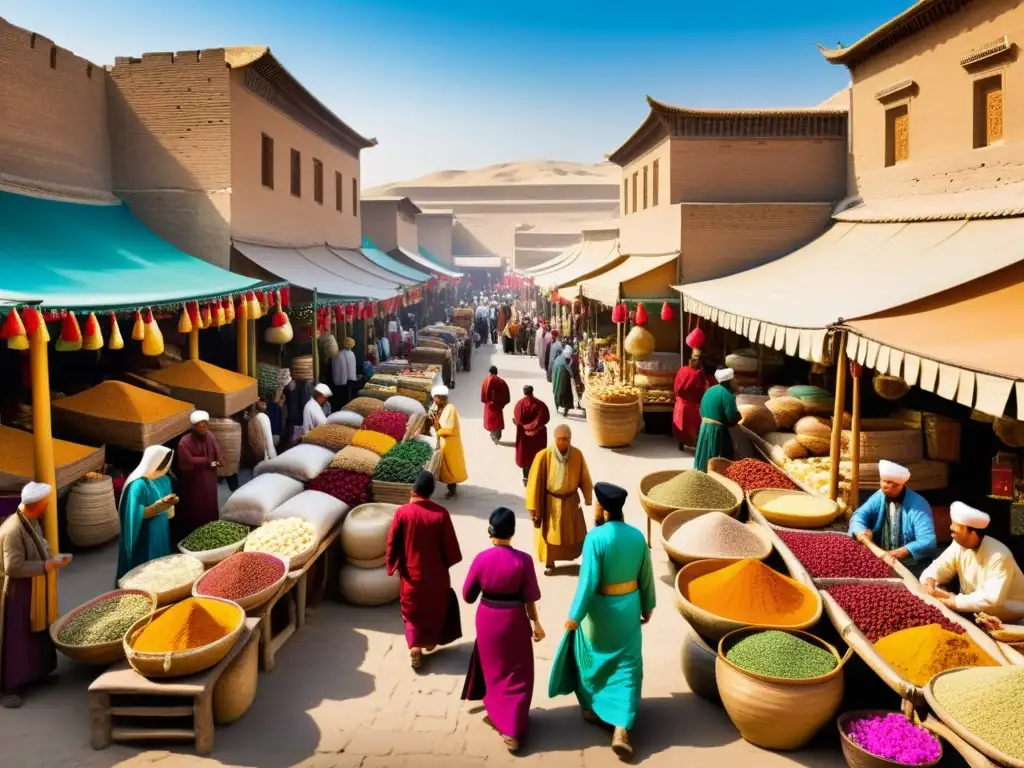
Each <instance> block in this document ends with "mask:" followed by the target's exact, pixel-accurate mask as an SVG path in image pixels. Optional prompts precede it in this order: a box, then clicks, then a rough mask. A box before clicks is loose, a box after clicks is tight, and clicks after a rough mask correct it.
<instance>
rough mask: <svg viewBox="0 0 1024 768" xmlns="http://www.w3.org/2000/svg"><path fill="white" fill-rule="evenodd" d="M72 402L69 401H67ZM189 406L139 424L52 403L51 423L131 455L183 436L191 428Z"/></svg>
mask: <svg viewBox="0 0 1024 768" xmlns="http://www.w3.org/2000/svg"><path fill="white" fill-rule="evenodd" d="M66 399H67V400H71V398H66ZM192 410H193V409H192V405H191V403H181V410H180V411H179V412H178V413H175V414H172V415H171V416H168V417H167V418H165V419H161V420H160V421H153V422H150V423H148V424H140V423H138V422H135V421H120V420H118V419H108V418H104V417H102V416H94V415H92V414H89V413H80V412H78V411H73V410H71V409H68V408H64V407H62V406H61V401H56V402H54V403H53V407H52V413H53V423H54V425H56V426H57V427H58V428H59V429H62V430H64V431H66V432H68V433H72V434H78V435H88V436H89V438H90V439H91V440H92V441H93V442H98V443H104V444H106V445H116V446H118V447H120V448H127V449H128V450H130V451H139V452H142V451H145V450H146V449H147V448H149V447H150V446H152V445H163V444H164V443H166V442H168V441H170V440H172V439H174V438H175V437H178V435H183V434H185V433H186V432H188V431H189V429H190V428H191V423H190V420H189V418H190V416H191V415H192Z"/></svg>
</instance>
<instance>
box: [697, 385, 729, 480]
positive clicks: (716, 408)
mask: <svg viewBox="0 0 1024 768" xmlns="http://www.w3.org/2000/svg"><path fill="white" fill-rule="evenodd" d="M734 375H735V372H734V371H733V369H732V368H722V369H720V370H717V371H715V381H717V382H718V383H717V384H715V385H714V386H713V387H711V388H710V389H708V391H707V392H705V393H704V397H702V398H701V400H700V431H699V432H698V433H697V449H696V451H695V453H694V456H693V467H694V469H699V470H700V471H701V472H707V471H708V462H709V461H711V459H715V458H725V459H730V458H732V437H731V436H730V435H729V427H734V426H736V425H737V424H739V423H740V412H739V409H738V408H737V407H736V395H734V394H733V393H732V386H731V384H730V382H731V381H732V378H733V376H734Z"/></svg>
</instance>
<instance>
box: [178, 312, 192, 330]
mask: <svg viewBox="0 0 1024 768" xmlns="http://www.w3.org/2000/svg"><path fill="white" fill-rule="evenodd" d="M178 333H180V334H183V335H184V334H189V333H192V319H191V318H190V317H189V316H188V310H187V309H185V308H182V310H181V316H180V317H179V318H178Z"/></svg>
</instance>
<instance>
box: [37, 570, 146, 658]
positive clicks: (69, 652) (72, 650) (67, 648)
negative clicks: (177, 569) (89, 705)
mask: <svg viewBox="0 0 1024 768" xmlns="http://www.w3.org/2000/svg"><path fill="white" fill-rule="evenodd" d="M118 595H142V596H143V597H147V598H149V600H150V601H151V603H150V614H149V615H148V616H144V617H143V618H142V619H141V621H146V622H148V621H149V620H150V619H151V618H152V616H153V613H152V611H153V610H155V609H156V596H155V595H153V594H152V593H150V592H145V591H143V590H141V589H115V590H113V591H111V592H105V593H104V594H102V595H99V596H98V597H94V598H93V599H92V600H89V601H88V602H86V603H82V604H81V605H80V606H78V607H77V608H73V609H72V610H70V611H68V612H67V613H65V614H64V615H63V616H61V617H60V618H58V619H57V620H56V621H55V622H53V624H51V625H50V640H51V641H53V646H54V648H56V649H57V650H58V651H60V652H61V653H63V654H64V655H65V656H67V657H68V658H69V659H74V660H75V661H80V662H82V663H84V664H96V665H98V666H106V665H108V664H113V663H114V662H116V661H120V660H121V659H123V658H124V642H123V639H122V638H118V639H117V640H114V641H112V642H109V643H97V644H96V645H65V644H64V643H62V642H61V641H60V640H59V637H60V631H61V630H62V629H63V628H64V625H65V624H67V623H68V622H69V621H70V620H71V619H73V618H74V617H75V616H77V615H78V614H79V613H81V612H82V611H84V610H85V609H86V608H91V607H92V606H94V605H96V604H97V603H102V602H103V601H104V600H109V599H110V598H112V597H117V596H118ZM136 626H137V625H136Z"/></svg>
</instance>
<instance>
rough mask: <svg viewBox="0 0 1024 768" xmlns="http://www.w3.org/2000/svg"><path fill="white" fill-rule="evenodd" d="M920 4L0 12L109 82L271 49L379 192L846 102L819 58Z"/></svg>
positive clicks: (51, 5) (236, 2)
mask: <svg viewBox="0 0 1024 768" xmlns="http://www.w3.org/2000/svg"><path fill="white" fill-rule="evenodd" d="M909 4H910V0H860V2H855V3H850V2H839V0H817V1H814V0H783V2H765V1H764V0H762V1H761V2H755V1H752V0H732V2H729V3H724V2H692V1H691V2H686V1H685V0H641V1H640V2H623V1H622V0H619V2H614V3H613V2H605V1H604V0H586V1H580V2H577V1H576V0H572V1H570V0H547V2H540V1H538V0H517V1H516V2H510V3H503V2H497V3H495V2H488V0H476V2H467V1H466V0H446V1H445V2H436V3H434V2H429V1H428V2H422V0H420V2H411V1H407V0H334V1H333V2H330V1H328V0H290V1H289V2H281V1H280V0H278V2H268V1H266V0H246V2H241V1H240V0H216V1H215V2H210V0H204V1H203V2H198V1H197V0H175V1H174V2H150V1H146V0H133V1H132V2H127V1H126V0H93V1H92V2H82V0H0V15H2V16H4V17H5V18H6V19H7V20H8V21H10V22H12V23H14V24H18V25H20V26H23V27H26V28H28V29H31V30H32V31H34V32H38V33H40V34H42V35H45V36H46V37H49V38H51V39H53V40H54V41H55V42H56V43H57V44H58V45H61V46H63V47H65V48H70V49H71V50H73V51H75V52H76V53H78V54H80V55H82V56H85V57H86V58H88V59H90V60H92V61H93V62H95V63H97V64H108V63H112V61H113V59H114V57H115V56H131V55H139V54H141V53H143V52H146V51H174V50H188V49H195V48H215V47H220V46H228V45H253V44H266V45H269V46H270V47H271V48H272V49H273V51H274V53H275V54H276V55H277V56H278V58H279V59H280V60H281V61H282V62H283V63H284V64H285V66H286V67H288V69H289V70H290V71H291V72H292V74H294V75H295V76H296V77H298V78H299V79H300V80H301V81H302V82H303V84H305V85H306V87H307V88H309V90H311V91H312V92H313V93H314V94H316V95H317V96H318V97H319V98H320V99H321V101H323V102H324V103H325V104H327V105H328V106H329V107H331V108H332V109H333V110H334V111H335V112H336V113H337V114H338V115H339V116H340V117H341V118H342V119H343V120H345V121H346V122H348V123H349V124H350V125H352V126H353V127H354V128H355V129H356V130H358V131H360V132H361V133H363V134H365V135H368V136H375V137H377V139H378V140H379V141H380V145H379V146H378V147H376V148H374V149H372V150H368V151H367V152H364V153H363V183H364V186H372V185H376V184H380V183H383V182H386V181H392V180H399V179H408V178H412V177H415V176H420V175H423V174H425V173H430V172H433V171H436V170H441V169H446V168H475V167H478V166H482V165H490V164H492V163H500V162H509V161H512V160H522V159H531V158H548V159H558V160H576V161H581V162H597V161H600V160H601V158H602V157H603V155H604V154H605V153H607V152H611V151H612V150H613V149H615V148H616V147H617V146H618V145H619V144H620V143H621V142H622V141H623V140H625V139H626V137H628V136H629V134H630V133H631V132H632V131H633V130H634V129H635V128H636V126H637V125H639V124H640V122H641V121H642V120H643V118H644V117H645V116H646V114H647V109H646V104H645V102H644V96H645V94H650V95H651V96H654V97H656V98H658V99H661V100H663V101H667V102H670V103H673V104H681V105H688V106H701V107H766V106H808V105H813V104H817V103H818V102H820V101H822V100H824V99H826V98H827V97H828V96H830V95H831V94H833V93H834V92H835V91H837V90H839V89H840V88H842V87H844V86H845V85H846V83H847V82H848V79H849V78H848V75H847V72H846V70H845V69H844V68H842V67H835V66H832V65H829V64H828V63H826V62H825V60H824V59H823V58H822V57H821V56H820V54H819V53H818V51H817V48H816V46H815V42H817V41H820V42H821V43H823V44H825V45H828V46H833V45H834V44H835V43H836V42H837V41H838V40H842V41H843V42H844V43H845V44H847V45H848V44H850V43H851V42H853V41H854V40H856V39H857V38H858V37H860V36H862V35H863V34H865V33H867V32H869V31H871V30H872V29H874V28H875V27H877V26H878V25H879V24H881V23H883V22H885V21H886V20H888V19H889V18H891V17H893V16H895V15H896V14H897V13H900V12H901V11H903V10H904V9H905V8H906V7H907V6H908V5H909Z"/></svg>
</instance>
